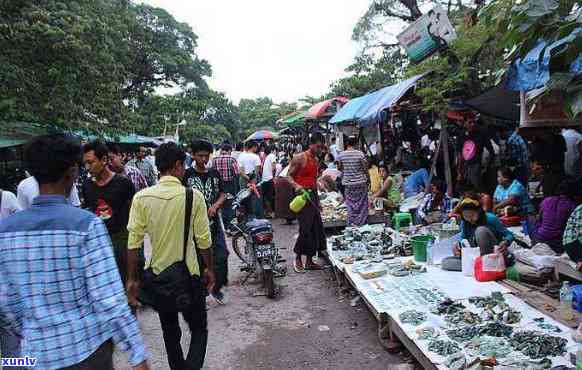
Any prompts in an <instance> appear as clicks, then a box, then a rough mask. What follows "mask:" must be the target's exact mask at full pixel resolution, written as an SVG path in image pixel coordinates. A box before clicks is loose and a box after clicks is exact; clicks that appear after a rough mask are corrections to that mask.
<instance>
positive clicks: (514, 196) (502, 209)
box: [493, 167, 534, 218]
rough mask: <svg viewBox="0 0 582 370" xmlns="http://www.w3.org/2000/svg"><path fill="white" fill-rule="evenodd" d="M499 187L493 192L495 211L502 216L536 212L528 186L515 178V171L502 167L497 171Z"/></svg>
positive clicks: (524, 214) (525, 214) (523, 215)
mask: <svg viewBox="0 0 582 370" xmlns="http://www.w3.org/2000/svg"><path fill="white" fill-rule="evenodd" d="M497 183H498V185H497V189H495V193H493V201H494V203H493V212H495V213H496V214H497V215H501V216H505V217H508V216H516V215H519V216H521V217H522V218H523V217H525V216H528V215H531V214H532V213H533V212H534V207H533V204H532V203H531V201H530V199H529V194H528V193H527V190H526V188H525V187H524V186H523V184H521V183H520V182H519V181H517V179H516V178H515V176H514V174H513V171H511V170H510V169H509V168H507V167H502V168H500V169H499V170H498V171H497Z"/></svg>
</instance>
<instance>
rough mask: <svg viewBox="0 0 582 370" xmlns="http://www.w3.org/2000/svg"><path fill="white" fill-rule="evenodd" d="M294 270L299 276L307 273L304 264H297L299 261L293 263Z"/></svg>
mask: <svg viewBox="0 0 582 370" xmlns="http://www.w3.org/2000/svg"><path fill="white" fill-rule="evenodd" d="M293 270H295V272H296V273H298V274H303V273H304V272H305V267H303V264H301V265H299V264H297V261H293Z"/></svg>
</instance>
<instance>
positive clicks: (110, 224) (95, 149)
mask: <svg viewBox="0 0 582 370" xmlns="http://www.w3.org/2000/svg"><path fill="white" fill-rule="evenodd" d="M83 162H84V163H85V167H86V168H87V170H88V171H89V174H90V175H91V177H90V178H88V179H86V180H85V183H84V184H83V200H84V203H83V208H85V209H87V210H89V211H91V212H93V213H95V214H96V215H97V216H98V217H99V218H101V220H103V222H104V223H105V226H106V227H107V231H109V236H110V237H111V242H112V244H113V252H114V254H115V260H116V262H117V267H118V269H119V274H120V275H121V280H122V282H123V284H124V285H125V280H126V275H127V236H128V231H127V223H128V221H129V209H130V206H131V200H132V199H133V195H134V194H135V188H134V186H133V183H132V182H131V180H129V179H128V178H126V177H124V176H121V175H117V174H115V173H113V172H112V171H111V170H110V169H109V166H108V165H107V164H108V149H107V146H105V144H103V143H102V142H100V141H94V142H92V143H89V144H86V145H85V146H84V147H83Z"/></svg>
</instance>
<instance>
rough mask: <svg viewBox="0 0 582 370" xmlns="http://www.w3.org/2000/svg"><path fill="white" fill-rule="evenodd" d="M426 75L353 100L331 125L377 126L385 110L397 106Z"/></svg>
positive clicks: (333, 119)
mask: <svg viewBox="0 0 582 370" xmlns="http://www.w3.org/2000/svg"><path fill="white" fill-rule="evenodd" d="M425 75H426V74H422V75H417V76H414V77H411V78H409V79H407V80H404V81H402V82H399V83H397V84H395V85H392V86H387V87H385V88H383V89H380V90H377V91H374V92H372V93H370V94H367V95H364V96H361V97H358V98H356V99H352V100H350V101H349V102H348V103H347V104H346V105H344V107H343V108H342V109H341V110H340V111H339V112H337V114H336V115H335V116H333V118H332V119H331V120H330V121H329V123H332V124H341V123H349V122H358V123H359V124H360V125H361V126H362V127H366V126H370V125H372V124H375V123H377V122H379V121H381V119H382V117H381V115H382V112H383V111H384V110H385V109H387V108H390V107H392V106H393V105H395V104H396V103H397V102H398V100H400V98H402V97H403V96H404V95H405V94H406V93H407V92H408V91H409V90H410V89H411V88H413V87H414V86H416V82H417V81H418V80H420V79H421V78H422V77H424V76H425Z"/></svg>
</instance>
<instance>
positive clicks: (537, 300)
mask: <svg viewBox="0 0 582 370" xmlns="http://www.w3.org/2000/svg"><path fill="white" fill-rule="evenodd" d="M500 283H501V285H503V286H505V287H506V288H508V289H509V290H510V291H511V292H512V293H513V294H514V295H515V296H517V297H519V298H521V300H523V301H524V302H525V303H527V304H528V305H530V306H532V307H533V308H535V309H536V310H538V311H540V312H542V313H544V314H546V315H548V316H550V317H551V318H552V319H554V320H556V321H559V322H560V323H562V324H564V325H566V326H567V327H569V328H573V329H575V328H577V327H578V324H579V323H581V322H582V314H581V313H580V312H576V311H575V310H573V311H574V319H573V320H566V319H564V317H562V315H561V313H560V310H559V305H560V302H558V300H556V299H552V298H551V297H548V296H547V295H545V294H544V293H542V292H540V291H539V290H536V289H531V288H528V287H526V286H524V285H522V284H520V283H518V282H515V281H511V280H503V281H501V282H500Z"/></svg>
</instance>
